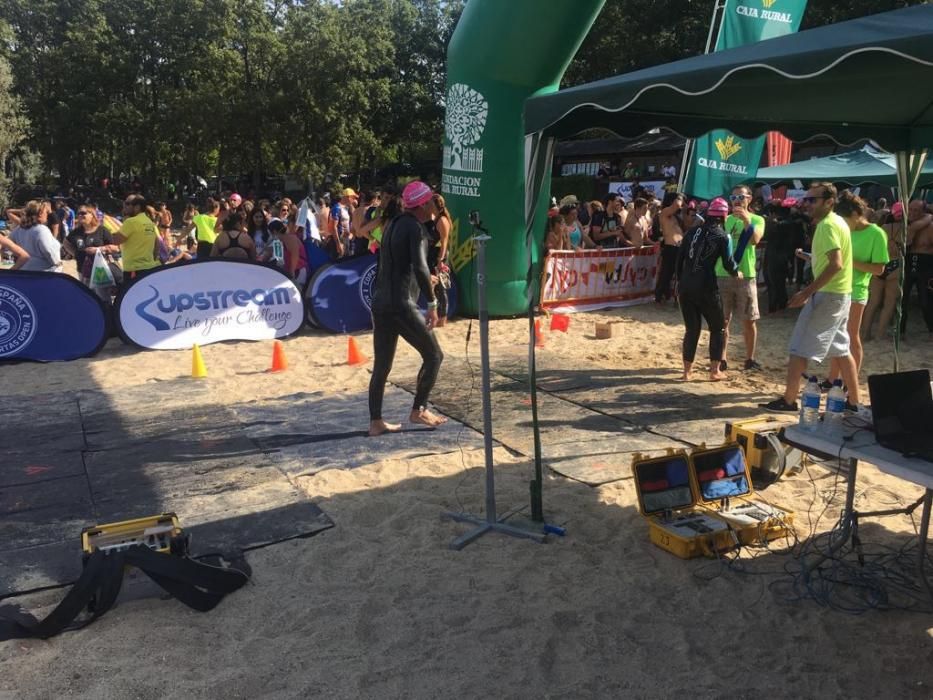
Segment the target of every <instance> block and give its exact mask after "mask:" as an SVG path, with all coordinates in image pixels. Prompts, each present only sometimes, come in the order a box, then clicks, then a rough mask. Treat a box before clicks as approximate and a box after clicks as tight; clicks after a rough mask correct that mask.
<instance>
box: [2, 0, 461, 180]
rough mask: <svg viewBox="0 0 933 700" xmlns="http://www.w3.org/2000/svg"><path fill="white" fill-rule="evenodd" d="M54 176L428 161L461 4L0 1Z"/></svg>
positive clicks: (155, 175) (19, 81)
mask: <svg viewBox="0 0 933 700" xmlns="http://www.w3.org/2000/svg"><path fill="white" fill-rule="evenodd" d="M0 8H2V13H0V17H2V19H3V20H4V21H5V23H6V25H7V27H8V33H7V41H5V42H3V48H2V51H3V53H4V54H5V55H6V57H7V58H8V59H9V61H10V63H11V65H12V71H13V76H14V93H15V94H16V95H17V96H18V97H19V98H20V99H21V101H22V105H23V108H24V112H25V114H26V115H27V116H28V118H29V120H30V123H31V125H32V127H31V132H30V134H29V144H30V145H32V146H33V147H35V148H36V149H38V150H39V151H40V152H41V153H42V155H43V156H44V160H45V162H46V164H47V165H48V166H49V167H50V168H52V169H54V170H55V171H56V172H57V173H58V175H59V176H60V178H61V181H62V184H63V185H69V184H74V183H76V182H80V181H84V180H87V181H93V180H96V179H99V178H101V177H104V176H108V177H109V176H111V175H112V176H115V177H117V176H120V175H121V174H122V175H125V176H128V175H134V176H138V177H141V178H142V179H143V180H144V181H146V182H147V183H148V184H150V185H152V184H155V183H156V182H158V181H159V180H168V179H172V180H176V179H179V180H183V179H185V178H187V177H189V176H192V175H196V176H201V177H209V176H211V175H214V174H218V173H221V174H247V173H248V174H251V175H253V176H254V177H255V178H256V179H257V181H258V178H259V177H260V176H261V175H266V174H273V173H276V174H283V175H286V174H287V175H290V176H292V177H297V178H312V179H314V180H316V181H320V179H321V178H322V177H323V176H324V174H325V172H327V171H330V172H334V173H340V172H350V171H360V170H366V169H373V168H375V167H377V166H378V165H381V164H384V163H387V162H393V161H400V160H405V161H417V160H419V159H423V158H436V159H438V160H439V149H440V141H441V133H442V131H441V128H442V118H443V107H442V105H443V91H444V77H445V76H444V57H445V54H446V45H447V41H448V39H449V36H450V34H451V32H452V31H453V27H454V26H455V24H456V20H457V18H458V17H459V12H460V11H461V9H462V2H461V1H460V0H343V1H342V2H339V3H338V2H333V1H332V0H306V1H303V2H299V1H298V0H235V1H234V0H0Z"/></svg>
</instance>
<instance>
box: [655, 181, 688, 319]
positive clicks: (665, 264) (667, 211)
mask: <svg viewBox="0 0 933 700" xmlns="http://www.w3.org/2000/svg"><path fill="white" fill-rule="evenodd" d="M683 206H684V196H683V195H682V194H680V193H678V192H666V193H665V194H664V201H662V202H661V211H660V212H659V213H658V217H659V219H660V224H661V236H662V237H663V240H662V241H661V260H660V265H659V266H658V281H657V284H655V287H654V300H655V301H656V302H657V303H659V304H661V303H663V302H665V301H667V300H669V299H670V298H671V297H672V296H673V292H672V288H671V287H672V285H671V283H672V282H673V280H674V271H675V269H676V267H677V251H678V249H679V248H680V242H681V241H682V240H683V238H684V232H683V229H682V228H681V226H680V220H679V219H678V218H677V217H678V215H679V214H680V210H681V209H683Z"/></svg>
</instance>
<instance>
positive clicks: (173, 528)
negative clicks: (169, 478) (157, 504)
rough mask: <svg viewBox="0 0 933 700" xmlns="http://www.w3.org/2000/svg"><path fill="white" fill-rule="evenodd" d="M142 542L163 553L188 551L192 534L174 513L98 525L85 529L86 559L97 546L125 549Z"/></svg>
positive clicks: (82, 542)
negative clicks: (189, 534)
mask: <svg viewBox="0 0 933 700" xmlns="http://www.w3.org/2000/svg"><path fill="white" fill-rule="evenodd" d="M139 544H142V545H145V546H146V547H148V548H149V549H151V550H153V551H154V552H159V553H162V554H177V555H179V556H184V555H186V554H188V536H187V535H186V534H185V533H184V532H183V531H182V529H181V525H180V524H179V522H178V517H177V516H176V515H175V514H174V513H162V514H161V515H153V516H150V517H148V518H137V519H135V520H122V521H120V522H116V523H106V524H104V525H94V526H93V527H86V528H84V529H83V530H82V531H81V549H82V550H83V552H84V558H85V560H86V559H87V558H88V557H89V556H90V555H91V554H93V553H94V551H95V550H101V551H105V552H107V551H121V550H126V549H128V548H129V547H133V546H135V545H139Z"/></svg>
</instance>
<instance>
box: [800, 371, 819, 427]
mask: <svg viewBox="0 0 933 700" xmlns="http://www.w3.org/2000/svg"><path fill="white" fill-rule="evenodd" d="M800 398H801V401H800V427H801V428H803V429H804V430H808V431H810V432H811V433H815V432H816V431H817V430H819V429H820V398H821V393H820V383H819V381H817V378H816V377H815V376H814V377H810V380H809V381H808V382H807V385H806V386H805V387H804V388H803V395H802V396H801V397H800Z"/></svg>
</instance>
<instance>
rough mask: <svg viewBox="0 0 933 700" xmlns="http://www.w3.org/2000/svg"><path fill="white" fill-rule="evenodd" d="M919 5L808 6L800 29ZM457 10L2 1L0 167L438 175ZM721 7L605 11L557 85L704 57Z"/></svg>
mask: <svg viewBox="0 0 933 700" xmlns="http://www.w3.org/2000/svg"><path fill="white" fill-rule="evenodd" d="M502 1H503V2H505V1H507V0H502ZM918 1H919V0H910V1H907V0H849V1H848V2H844V3H840V2H838V1H837V0H810V3H809V8H808V10H807V14H806V16H805V17H804V22H803V26H804V28H808V27H813V26H819V25H821V24H826V23H829V22H837V21H842V20H845V19H850V18H852V17H858V16H862V15H866V14H871V13H874V12H883V11H885V10H890V9H894V8H896V7H902V6H905V5H908V4H916V2H918ZM464 3H465V0H0V18H2V20H0V58H3V57H5V58H6V59H7V60H8V61H9V62H10V65H11V68H12V76H13V86H12V88H10V87H9V76H10V71H7V70H5V69H4V65H3V64H2V63H0V161H2V162H3V163H4V164H5V166H6V171H7V172H12V171H17V172H16V176H17V177H22V178H28V177H31V176H33V175H34V174H35V172H36V171H37V170H41V167H39V166H41V163H42V162H44V163H45V165H46V170H45V172H47V173H48V172H51V173H56V174H57V175H58V176H60V179H61V185H63V186H69V185H72V184H75V183H79V182H82V181H87V182H93V181H95V180H97V179H98V178H100V177H102V176H105V175H107V176H114V177H119V176H120V175H121V174H122V175H125V176H140V177H141V178H142V179H143V180H144V182H146V184H147V185H148V186H150V188H151V187H152V186H153V185H157V184H160V183H165V182H168V181H169V180H176V179H181V180H186V179H187V178H188V177H189V176H193V175H199V176H202V177H205V178H207V177H210V176H211V175H215V174H224V175H226V174H236V175H240V174H246V173H252V174H253V177H254V179H255V180H257V181H258V179H259V178H260V177H261V176H262V175H267V174H278V175H288V176H291V178H293V179H299V180H302V181H308V180H310V181H311V182H314V183H315V184H317V185H320V184H321V183H322V182H324V181H325V180H327V179H328V176H330V179H332V180H336V179H337V178H338V177H339V176H340V174H341V173H351V172H356V173H362V175H361V176H360V179H361V180H362V181H363V182H366V181H370V182H372V181H373V179H374V177H375V175H374V173H375V171H376V169H377V168H379V167H380V166H382V165H385V164H387V163H392V162H399V161H407V162H411V163H417V162H419V161H423V160H433V161H436V162H438V163H439V161H440V144H441V137H442V133H443V104H444V86H445V79H446V75H445V60H446V47H447V43H448V41H449V39H450V36H451V34H452V33H453V30H454V27H455V26H456V22H457V19H458V18H459V15H460V12H461V11H462V9H463V5H464ZM545 4H546V3H545ZM712 6H713V3H712V0H666V1H665V2H657V0H607V2H606V6H605V8H604V10H603V11H602V13H601V14H600V15H599V17H598V19H597V21H596V24H595V26H594V27H593V30H592V31H591V32H590V34H589V36H587V38H586V39H585V40H584V42H583V46H582V48H581V49H580V52H579V54H578V55H577V57H576V59H575V60H574V62H573V63H572V64H571V66H570V68H569V69H568V71H567V74H566V76H565V79H564V85H574V84H579V83H583V82H589V81H592V80H597V79H599V78H604V77H608V76H611V75H617V74H619V73H623V72H626V71H631V70H636V69H638V68H642V67H645V66H650V65H655V64H658V63H664V62H667V61H672V60H676V59H679V58H684V57H687V56H693V55H696V54H698V53H701V52H702V51H703V49H704V46H705V44H706V38H707V32H708V27H709V21H710V16H711V13H712ZM516 32H517V36H518V37H520V39H521V40H534V37H525V36H524V35H522V34H521V30H520V29H516ZM4 81H6V82H4ZM4 110H6V111H4ZM24 117H25V118H28V129H27V122H26V121H25V120H24ZM24 139H25V141H24ZM21 142H22V143H21ZM26 147H28V148H29V149H32V152H35V153H38V154H39V155H40V156H41V159H40V160H39V161H38V162H37V160H36V158H35V157H34V156H31V155H29V153H30V152H29V151H25V150H23V149H24V148H26ZM11 158H13V159H14V160H11ZM17 163H18V164H19V165H17ZM425 174H427V173H425ZM349 184H354V185H356V184H359V183H357V182H352V183H349ZM568 191H569V190H568ZM576 191H578V192H579V191H581V190H576Z"/></svg>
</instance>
